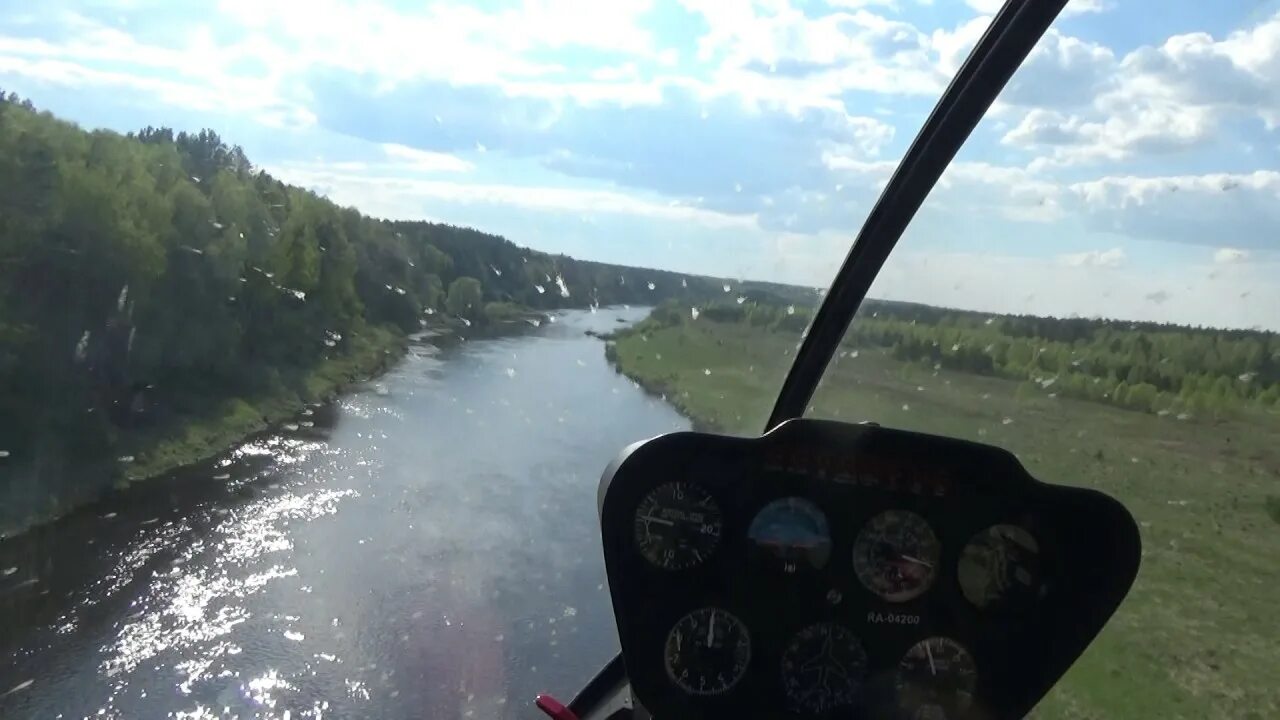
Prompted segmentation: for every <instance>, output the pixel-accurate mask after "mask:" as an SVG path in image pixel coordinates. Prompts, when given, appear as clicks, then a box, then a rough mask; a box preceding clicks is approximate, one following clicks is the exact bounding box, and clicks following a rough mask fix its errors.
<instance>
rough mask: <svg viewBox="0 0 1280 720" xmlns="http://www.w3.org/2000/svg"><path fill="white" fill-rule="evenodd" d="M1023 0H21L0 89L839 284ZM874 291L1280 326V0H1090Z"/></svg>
mask: <svg viewBox="0 0 1280 720" xmlns="http://www.w3.org/2000/svg"><path fill="white" fill-rule="evenodd" d="M1000 5H1001V3H1000V2H993V1H992V0H968V1H967V2H959V1H958V0H957V1H955V2H944V1H943V0H933V1H932V2H929V1H924V0H812V1H806V0H760V1H755V2H738V1H736V0H678V1H676V2H657V1H656V0H611V1H610V2H601V1H600V0H502V1H497V2H483V3H462V2H455V1H444V2H436V1H418V2H409V1H408V0H389V1H385V2H349V1H346V0H282V1H279V2H271V1H270V0H202V1H201V2H196V3H183V2H177V1H172V0H161V1H156V2H151V1H148V0H89V1H87V2H79V3H73V2H65V1H63V0H42V1H41V2H39V3H31V2H25V1H23V0H0V8H3V9H2V10H0V88H4V89H6V90H10V91H16V92H18V93H19V94H20V95H22V96H24V97H27V98H30V99H31V100H32V101H33V102H35V103H36V105H37V106H39V107H40V108H42V109H47V110H50V111H52V112H53V113H55V114H57V115H59V116H61V117H64V118H68V119H71V120H74V121H76V122H78V123H80V124H82V125H83V126H85V127H105V128H111V129H115V130H119V131H127V130H132V129H137V128H140V127H143V126H146V125H166V126H169V127H174V128H177V129H185V130H197V129H200V128H203V127H211V128H213V129H215V130H216V131H218V132H219V134H221V135H222V137H223V138H224V139H225V140H227V141H228V142H231V143H235V144H239V145H241V146H242V147H244V149H245V151H246V152H247V153H248V155H249V157H250V159H251V160H253V161H254V162H255V163H256V164H258V165H259V166H261V167H263V168H265V169H266V170H268V171H269V172H271V173H272V174H274V175H276V176H277V177H279V178H281V179H283V180H286V181H288V182H292V183H295V184H298V185H301V186H304V187H307V188H311V189H313V190H316V191H317V192H320V193H322V194H325V195H327V196H328V197H330V198H332V199H333V200H335V201H336V202H339V203H341V204H344V205H351V206H355V207H357V208H359V209H360V210H362V211H364V212H365V213H368V214H371V215H375V216H380V217H389V218H397V219H427V220H435V221H441V222H448V223H452V224H456V225H466V226H472V227H475V228H478V229H481V230H485V231H489V232H494V233H498V234H501V235H504V236H506V237H508V238H510V239H511V240H513V241H515V242H517V243H519V244H522V245H528V246H531V247H534V248H537V249H540V250H545V251H550V252H563V253H567V254H570V255H573V256H576V257H582V258H589V259H595V260H603V261H608V262H618V263H625V264H632V265H642V266H651V267H662V268H666V269H672V270H677V271H686V272H694V273H706V274H712V275H718V276H729V277H741V278H752V279H762V280H776V281H782V282H793V283H802V284H808V285H815V286H825V285H827V284H828V283H829V281H830V279H831V277H832V275H833V274H834V271H835V268H836V267H837V266H838V264H839V262H840V260H841V259H842V258H843V256H844V254H845V253H846V252H847V251H848V247H849V244H850V243H851V242H852V240H853V237H854V236H855V234H856V232H857V229H858V227H859V226H860V225H861V223H862V221H863V219H864V218H865V217H866V215H867V213H868V212H869V210H870V208H871V206H872V204H873V203H874V202H875V200H876V197H877V195H878V194H879V192H880V190H881V189H882V188H883V185H884V183H885V182H886V181H887V179H888V177H889V175H890V174H891V173H892V171H893V168H894V166H895V165H896V163H897V161H898V160H899V159H900V158H901V156H902V155H903V153H904V152H905V151H906V148H907V147H908V145H909V144H910V142H911V140H912V138H913V137H914V136H915V134H916V132H917V131H918V130H919V128H920V126H921V124H922V123H923V122H924V119H925V117H926V116H927V114H928V112H929V110H930V109H931V108H932V106H933V104H934V103H935V102H936V100H937V99H938V97H939V95H940V94H941V92H942V91H943V89H944V88H945V87H946V84H947V82H948V80H949V78H950V77H951V75H952V74H953V73H954V72H955V70H956V69H957V68H958V67H959V66H960V64H961V63H962V62H963V60H964V58H965V57H966V55H967V53H968V52H969V50H970V49H971V48H972V46H973V45H974V43H975V42H976V41H977V39H978V38H979V37H980V36H981V34H982V32H983V30H984V29H985V28H986V27H987V25H988V24H989V23H990V20H991V17H992V15H993V14H994V13H995V12H997V11H998V10H999V7H1000ZM6 6H7V7H6ZM1157 7H1158V10H1157V9H1156V8H1157ZM872 294H873V295H874V296H878V297H886V298H892V299H899V300H911V301H917V302H927V303H932V304H941V305H948V306H954V307H965V308H971V309H978V310H988V311H997V312H1024V313H1035V314H1049V315H1057V316H1068V315H1081V316H1106V317H1121V318H1126V319H1141V320H1156V321H1162V322H1178V323H1187V324H1196V325H1213V326H1230V327H1261V328H1267V329H1273V330H1280V0H1274V1H1269V0H1240V1H1239V2H1231V3H1206V2H1203V0H1167V1H1166V2H1161V3H1159V4H1151V3H1133V2H1121V1H1120V0H1071V2H1069V3H1068V5H1067V7H1066V10H1065V11H1064V12H1063V13H1062V15H1061V16H1060V17H1059V18H1058V20H1057V21H1056V22H1055V24H1054V26H1053V27H1052V29H1050V31H1049V33H1048V34H1047V35H1045V37H1044V38H1042V39H1041V41H1040V42H1039V44H1038V45H1037V46H1036V48H1035V50H1034V51H1033V52H1032V54H1031V56H1030V58H1029V59H1028V61H1027V63H1026V64H1025V65H1024V66H1023V67H1022V68H1021V69H1020V70H1019V71H1018V73H1017V75H1016V76H1015V77H1014V79H1013V81H1012V82H1011V83H1010V85H1009V86H1008V87H1007V88H1006V89H1005V91H1004V92H1003V93H1002V95H1001V96H1000V98H999V99H998V100H997V102H996V105H995V106H994V107H993V108H992V110H991V112H990V113H989V114H988V116H987V117H986V118H985V119H984V120H983V121H982V123H981V124H980V125H979V126H978V128H977V129H976V130H975V132H974V134H973V136H972V137H971V138H970V139H969V141H968V143H967V144H966V146H965V147H964V148H963V149H962V150H961V152H960V155H959V157H958V158H957V160H956V162H955V163H953V165H952V167H951V168H949V169H948V171H947V173H946V175H945V176H944V177H943V180H942V181H941V182H940V183H939V185H938V186H937V187H935V188H934V190H933V192H932V193H931V194H930V196H929V198H928V200H927V201H926V203H925V205H924V207H923V208H922V209H921V211H920V213H919V215H918V216H917V218H916V219H915V221H914V222H913V224H912V225H911V227H910V228H909V229H908V230H907V233H906V234H905V235H904V238H903V240H902V242H901V243H900V245H899V247H898V249H897V250H896V251H895V253H894V255H893V257H892V258H891V259H890V261H889V264H888V265H887V266H886V268H885V271H884V272H883V273H882V275H881V277H880V278H879V279H878V280H877V282H876V285H875V287H874V288H873V290H872Z"/></svg>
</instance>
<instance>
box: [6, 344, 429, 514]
mask: <svg viewBox="0 0 1280 720" xmlns="http://www.w3.org/2000/svg"><path fill="white" fill-rule="evenodd" d="M437 327H438V330H437V331H438V332H442V333H448V332H450V329H449V326H448V324H447V323H443V322H442V323H439V324H438V326H437ZM408 343H409V338H407V337H406V336H405V335H403V334H401V333H399V332H397V331H395V330H393V329H389V328H383V327H367V328H364V329H362V330H360V331H359V332H353V333H351V335H350V337H349V338H348V339H347V342H346V348H345V352H343V353H342V354H340V355H335V356H332V357H327V358H324V359H322V360H320V361H319V362H318V363H317V364H316V365H314V366H312V367H310V368H306V369H300V370H298V371H296V372H294V373H289V374H284V375H282V376H281V378H280V380H279V382H277V383H274V385H273V387H272V388H271V389H270V390H269V391H267V392H263V393H261V394H258V395H254V396H247V397H228V398H225V399H221V400H219V401H217V402H216V403H215V404H212V405H209V406H207V408H205V409H203V410H202V411H201V412H199V413H187V414H181V415H176V416H175V417H174V418H172V420H171V421H169V422H167V423H166V425H165V427H164V428H161V429H143V430H137V431H126V432H121V433H119V434H118V435H117V436H116V438H115V443H114V448H113V449H114V458H107V459H104V460H102V461H99V462H95V463H87V464H82V465H72V464H71V463H69V462H67V461H66V459H65V458H52V459H50V460H46V461H45V462H43V463H40V464H36V465H34V466H30V467H26V468H18V469H16V470H14V476H13V480H14V482H12V483H11V485H10V486H8V487H6V488H5V491H6V492H5V496H4V498H3V500H4V502H2V503H0V538H10V537H14V536H16V535H19V534H21V533H23V532H26V531H27V530H30V529H31V528H33V527H36V526H38V525H42V524H45V523H48V522H52V521H54V520H57V519H58V518H60V517H62V516H64V515H66V514H68V513H70V512H72V511H74V510H76V509H78V508H80V507H83V506H86V505H89V504H92V503H94V502H96V501H97V500H99V499H100V498H102V497H103V495H104V494H106V493H110V492H112V491H116V490H122V489H124V488H126V487H128V486H129V485H131V484H133V483H136V482H143V481H146V480H149V479H151V478H155V477H158V476H161V475H164V474H166V473H169V472H172V471H174V470H177V469H178V468H181V467H185V466H188V465H192V464H195V463H198V462H201V461H204V460H208V459H210V458H212V457H214V456H216V455H218V454H220V453H222V452H225V451H226V450H228V449H230V448H232V447H234V446H235V445H236V444H238V443H240V442H243V441H244V440H246V439H248V438H250V437H252V436H253V435H256V434H258V433H262V432H265V431H267V430H270V429H272V428H274V427H278V426H280V425H282V424H284V423H287V422H289V421H292V420H295V419H298V417H299V415H300V414H302V413H304V412H305V411H306V409H307V408H308V406H311V405H316V404H320V403H323V402H326V401H328V400H331V399H333V398H334V397H336V396H337V395H339V394H341V393H342V392H344V391H345V390H347V389H349V388H350V387H351V386H352V385H354V384H357V383H360V382H363V381H366V380H369V379H372V378H374V377H377V376H378V375H380V374H382V373H383V372H385V371H386V370H387V369H388V368H390V367H391V366H392V365H394V364H395V363H396V362H397V361H398V360H400V358H402V357H403V356H404V354H405V351H406V350H407V348H408ZM301 422H306V421H305V420H301ZM48 478H52V481H49V480H47V479H48ZM41 479H46V482H40V480H41Z"/></svg>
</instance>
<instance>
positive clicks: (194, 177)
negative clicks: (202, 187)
mask: <svg viewBox="0 0 1280 720" xmlns="http://www.w3.org/2000/svg"><path fill="white" fill-rule="evenodd" d="M191 182H197V183H198V182H200V178H198V177H196V176H195V175H192V176H191Z"/></svg>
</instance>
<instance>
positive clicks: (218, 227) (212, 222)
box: [209, 220, 222, 230]
mask: <svg viewBox="0 0 1280 720" xmlns="http://www.w3.org/2000/svg"><path fill="white" fill-rule="evenodd" d="M209 224H210V225H212V226H213V229H214V230H221V229H222V223H220V222H218V221H217V220H210V221H209Z"/></svg>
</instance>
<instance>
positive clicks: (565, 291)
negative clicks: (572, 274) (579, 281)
mask: <svg viewBox="0 0 1280 720" xmlns="http://www.w3.org/2000/svg"><path fill="white" fill-rule="evenodd" d="M556 286H557V287H559V288H560V297H562V298H567V297H569V286H568V285H566V284H565V282H564V276H563V275H561V274H560V273H556Z"/></svg>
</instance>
